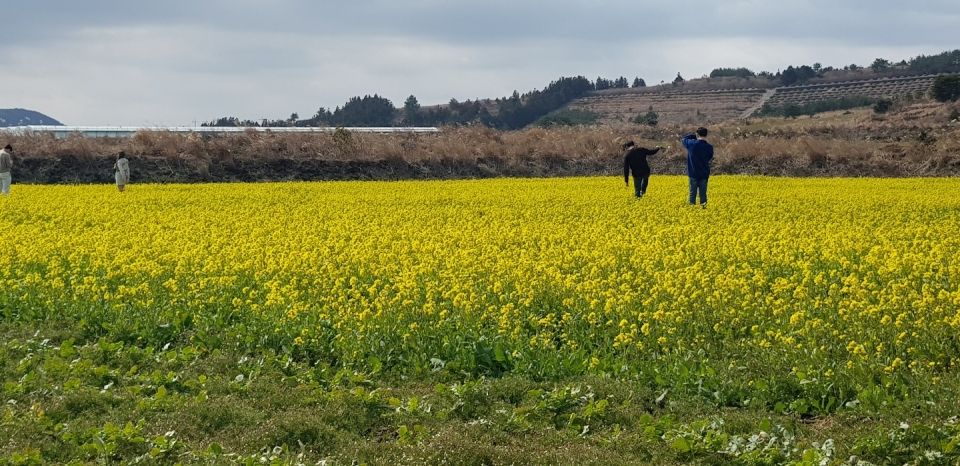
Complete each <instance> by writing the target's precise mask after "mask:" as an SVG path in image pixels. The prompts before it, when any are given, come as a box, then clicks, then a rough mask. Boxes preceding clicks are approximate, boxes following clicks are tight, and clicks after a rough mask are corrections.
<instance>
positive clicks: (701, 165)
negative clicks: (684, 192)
mask: <svg viewBox="0 0 960 466" xmlns="http://www.w3.org/2000/svg"><path fill="white" fill-rule="evenodd" d="M680 142H682V143H683V147H686V148H687V176H689V177H690V178H693V179H697V180H705V179H707V178H710V161H711V160H713V146H712V145H710V143H709V142H707V141H704V140H702V139H697V135H696V134H693V133H691V134H688V135H686V136H684V137H683V139H681V140H680Z"/></svg>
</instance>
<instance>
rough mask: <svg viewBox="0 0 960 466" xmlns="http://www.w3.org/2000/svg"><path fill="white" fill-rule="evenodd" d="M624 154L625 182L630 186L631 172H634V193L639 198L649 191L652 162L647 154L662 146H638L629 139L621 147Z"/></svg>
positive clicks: (652, 153)
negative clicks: (650, 147) (650, 162)
mask: <svg viewBox="0 0 960 466" xmlns="http://www.w3.org/2000/svg"><path fill="white" fill-rule="evenodd" d="M621 149H622V150H623V152H624V156H623V182H624V183H626V185H627V186H628V187H629V186H630V172H633V195H634V197H636V198H637V199H640V198H642V197H643V195H644V194H646V193H647V183H648V182H649V180H650V164H648V163H647V156H648V155H654V154H656V153H657V152H660V149H661V148H660V147H657V148H656V149H647V148H645V147H640V146H637V145H636V144H634V143H633V141H627V143H626V144H624V145H623V147H622V148H621Z"/></svg>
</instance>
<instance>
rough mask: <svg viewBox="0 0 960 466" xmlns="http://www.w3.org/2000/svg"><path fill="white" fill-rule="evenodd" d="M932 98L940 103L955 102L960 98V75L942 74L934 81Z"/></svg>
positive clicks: (931, 91) (931, 92) (931, 90)
mask: <svg viewBox="0 0 960 466" xmlns="http://www.w3.org/2000/svg"><path fill="white" fill-rule="evenodd" d="M930 96H931V97H933V98H934V99H936V100H937V101H938V102H954V101H956V100H957V99H958V98H960V75H956V74H941V75H939V76H937V79H935V80H934V81H933V87H932V88H931V89H930Z"/></svg>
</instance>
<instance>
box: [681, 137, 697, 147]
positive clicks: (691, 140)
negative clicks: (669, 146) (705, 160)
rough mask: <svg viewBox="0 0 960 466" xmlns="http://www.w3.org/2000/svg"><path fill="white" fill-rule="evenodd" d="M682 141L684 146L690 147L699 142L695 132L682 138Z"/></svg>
mask: <svg viewBox="0 0 960 466" xmlns="http://www.w3.org/2000/svg"><path fill="white" fill-rule="evenodd" d="M680 142H681V143H682V144H683V147H685V148H687V149H689V148H690V146H692V145H694V144H696V143H697V135H696V134H694V133H690V134H688V135H686V136H684V137H683V138H681V139H680Z"/></svg>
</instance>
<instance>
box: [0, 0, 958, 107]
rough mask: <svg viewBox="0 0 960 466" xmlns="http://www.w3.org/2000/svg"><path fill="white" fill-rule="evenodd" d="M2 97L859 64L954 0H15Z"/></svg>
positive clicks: (232, 97) (355, 88)
mask: <svg viewBox="0 0 960 466" xmlns="http://www.w3.org/2000/svg"><path fill="white" fill-rule="evenodd" d="M0 18H2V23H0V108H27V109H30V110H36V111H39V112H42V113H45V114H47V115H49V116H51V117H53V118H56V119H58V120H60V121H61V122H63V123H64V124H68V125H193V124H194V123H195V122H196V124H199V123H201V122H204V121H210V120H213V119H215V118H218V117H223V116H235V117H238V118H242V119H247V118H249V119H262V118H270V119H277V118H286V117H288V116H290V114H291V113H293V112H297V113H298V114H299V115H300V117H301V118H306V117H309V116H311V115H313V114H314V113H315V112H316V111H317V109H318V108H319V107H326V108H329V109H333V108H334V107H337V106H342V105H343V104H344V103H345V102H346V101H347V100H348V99H349V98H350V97H353V96H363V95H367V94H370V95H372V94H379V95H381V96H384V97H387V98H388V99H390V100H391V101H393V103H394V105H396V106H397V107H400V106H402V105H403V102H404V100H405V99H406V98H407V97H408V96H410V95H414V96H416V97H417V99H418V100H419V101H420V103H421V105H433V104H440V103H446V102H448V101H449V100H450V99H451V98H456V99H457V100H460V101H463V100H467V99H475V98H495V97H502V96H506V95H509V94H511V93H512V92H513V91H514V90H517V91H519V92H521V93H523V92H526V91H529V90H532V89H534V88H537V89H543V88H544V87H545V86H546V85H547V84H549V82H550V81H552V80H555V79H557V78H559V77H562V76H578V75H583V76H586V77H588V78H590V79H595V78H596V77H597V76H603V77H604V78H608V79H614V78H617V77H619V76H625V77H627V78H628V79H629V80H631V81H632V80H633V78H634V77H636V76H639V77H641V78H643V79H644V80H645V81H646V82H647V84H648V85H652V84H658V83H660V81H662V80H665V81H667V82H669V81H670V80H672V79H673V78H674V77H675V76H676V74H677V73H678V72H679V73H681V75H682V76H683V77H684V78H687V79H690V78H695V77H699V76H702V75H705V74H709V73H710V71H711V70H713V69H714V68H718V67H747V68H750V69H752V70H754V71H763V70H766V71H772V72H776V71H777V70H778V69H782V68H786V67H787V66H788V65H794V66H799V65H805V64H806V65H812V64H813V63H814V62H820V63H822V64H823V65H824V66H834V67H843V66H844V65H849V64H852V63H855V64H858V65H861V66H868V65H870V63H872V62H873V60H874V59H876V58H885V59H888V60H891V61H895V62H896V61H900V60H903V59H910V58H912V57H915V56H917V55H921V54H922V55H935V54H938V53H940V52H944V51H948V50H954V49H958V48H960V40H958V37H960V34H958V32H957V31H960V1H957V0H929V1H927V0H913V1H906V0H791V1H786V0H742V1H735V0H725V1H719V0H718V1H698V0H675V1H653V0H624V1H613V0H590V1H586V0H550V1H547V0H510V1H506V0H483V1H480V0H473V1H459V0H445V1H440V0H407V1H403V2H399V1H390V2H388V1H377V0H352V1H343V2H340V1H338V2H325V1H307V0H273V1H269V0H261V1H252V0H229V1H228V0H189V1H186V0H155V1H152V2H144V1H132V0H84V1H76V0H56V1H55V0H22V1H16V2H14V1H3V2H2V3H0Z"/></svg>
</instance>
